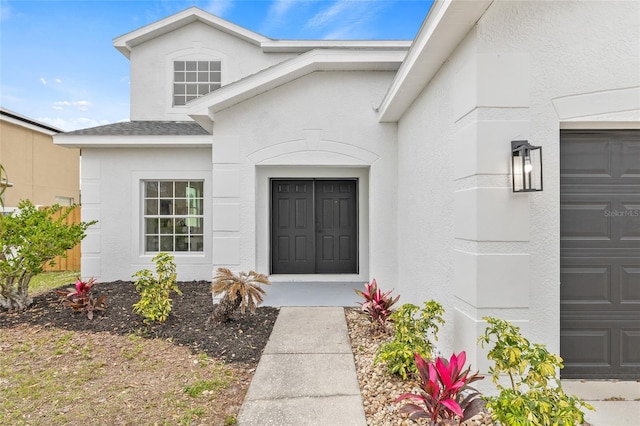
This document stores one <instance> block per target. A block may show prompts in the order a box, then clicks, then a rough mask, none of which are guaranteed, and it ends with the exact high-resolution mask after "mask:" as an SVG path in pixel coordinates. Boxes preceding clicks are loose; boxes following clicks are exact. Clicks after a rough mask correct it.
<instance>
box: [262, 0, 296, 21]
mask: <svg viewBox="0 0 640 426" xmlns="http://www.w3.org/2000/svg"><path fill="white" fill-rule="evenodd" d="M296 3H297V1H296V0H275V1H274V2H273V3H271V6H270V7H269V12H268V16H269V19H280V18H282V17H283V16H284V15H286V14H287V12H289V10H291V8H292V7H293V6H294V5H295V4H296Z"/></svg>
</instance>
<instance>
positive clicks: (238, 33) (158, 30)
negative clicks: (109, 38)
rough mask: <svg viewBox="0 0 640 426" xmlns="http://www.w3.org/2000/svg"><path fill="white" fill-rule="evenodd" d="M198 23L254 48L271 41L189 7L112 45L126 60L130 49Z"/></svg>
mask: <svg viewBox="0 0 640 426" xmlns="http://www.w3.org/2000/svg"><path fill="white" fill-rule="evenodd" d="M196 21H200V22H203V23H205V24H207V25H209V26H211V27H213V28H216V29H218V30H220V31H223V32H225V33H227V34H231V35H233V36H235V37H238V38H240V39H242V40H245V41H247V42H249V43H252V44H254V45H256V46H260V45H261V44H262V43H264V42H268V41H271V39H270V38H268V37H265V36H263V35H260V34H258V33H254V32H253V31H250V30H248V29H246V28H243V27H241V26H239V25H236V24H233V23H231V22H229V21H227V20H224V19H222V18H219V17H217V16H215V15H212V14H210V13H208V12H205V11H204V10H202V9H199V8H197V7H190V8H189V9H185V10H183V11H182V12H178V13H176V14H175V15H171V16H169V17H167V18H164V19H161V20H159V21H156V22H154V23H152V24H149V25H145V26H144V27H142V28H138V29H137V30H134V31H131V32H130V33H127V34H124V35H121V36H120V37H116V38H115V39H113V45H114V47H115V48H116V49H118V50H119V51H120V52H121V53H122V54H123V55H124V56H126V57H127V58H129V57H130V54H131V49H132V48H134V47H135V46H137V45H139V44H142V43H144V42H146V41H149V40H152V39H154V38H156V37H159V36H161V35H163V34H166V33H169V32H171V31H175V30H176V29H178V28H180V27H183V26H185V25H188V24H190V23H192V22H196Z"/></svg>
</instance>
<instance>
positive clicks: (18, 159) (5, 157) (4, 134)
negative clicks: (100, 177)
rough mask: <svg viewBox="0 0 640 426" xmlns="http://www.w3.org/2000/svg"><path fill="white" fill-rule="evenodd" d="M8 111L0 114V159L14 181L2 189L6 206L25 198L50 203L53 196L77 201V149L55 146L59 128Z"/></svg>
mask: <svg viewBox="0 0 640 426" xmlns="http://www.w3.org/2000/svg"><path fill="white" fill-rule="evenodd" d="M8 114H10V115H5V113H4V111H3V113H2V115H0V163H2V165H3V166H4V168H5V170H6V173H7V176H8V178H9V182H11V183H12V184H13V187H10V188H7V190H6V192H5V193H4V205H5V207H16V206H17V205H18V203H19V202H20V201H21V200H24V199H30V200H31V201H32V202H33V203H34V204H36V205H45V206H50V205H53V204H55V203H56V197H64V199H68V200H70V201H73V202H74V203H79V202H80V192H79V189H80V177H79V169H80V150H79V149H67V148H63V147H60V146H55V145H54V144H53V138H52V135H54V134H56V133H59V132H60V131H59V130H57V129H53V128H51V127H48V126H46V127H43V126H39V125H38V124H37V123H35V124H34V122H32V121H31V120H29V122H27V121H23V117H22V116H19V115H16V114H13V113H8ZM25 119H26V118H25ZM58 201H60V200H58Z"/></svg>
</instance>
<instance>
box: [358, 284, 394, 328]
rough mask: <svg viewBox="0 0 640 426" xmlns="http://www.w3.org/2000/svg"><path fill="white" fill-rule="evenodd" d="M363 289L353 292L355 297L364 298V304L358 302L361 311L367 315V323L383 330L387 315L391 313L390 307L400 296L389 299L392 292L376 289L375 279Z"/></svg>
mask: <svg viewBox="0 0 640 426" xmlns="http://www.w3.org/2000/svg"><path fill="white" fill-rule="evenodd" d="M364 289H365V291H362V290H357V289H356V290H355V292H356V294H357V295H359V296H362V297H363V298H364V302H359V303H360V305H361V306H362V311H363V312H366V313H367V314H369V321H371V322H372V323H377V324H378V325H380V327H382V328H384V327H385V326H386V324H387V319H388V318H389V315H391V313H392V312H393V310H392V309H391V307H392V306H393V305H394V304H396V302H397V301H398V300H399V299H400V296H397V297H395V298H394V297H391V293H392V292H393V290H389V291H387V292H385V293H383V292H382V291H381V290H380V289H379V288H378V283H377V282H376V280H375V278H374V279H373V281H371V283H365V285H364Z"/></svg>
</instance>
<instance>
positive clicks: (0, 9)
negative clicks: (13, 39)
mask: <svg viewBox="0 0 640 426" xmlns="http://www.w3.org/2000/svg"><path fill="white" fill-rule="evenodd" d="M10 17H11V7H9V5H8V4H7V2H6V1H3V2H2V4H0V22H2V21H7V20H9V18H10Z"/></svg>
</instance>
